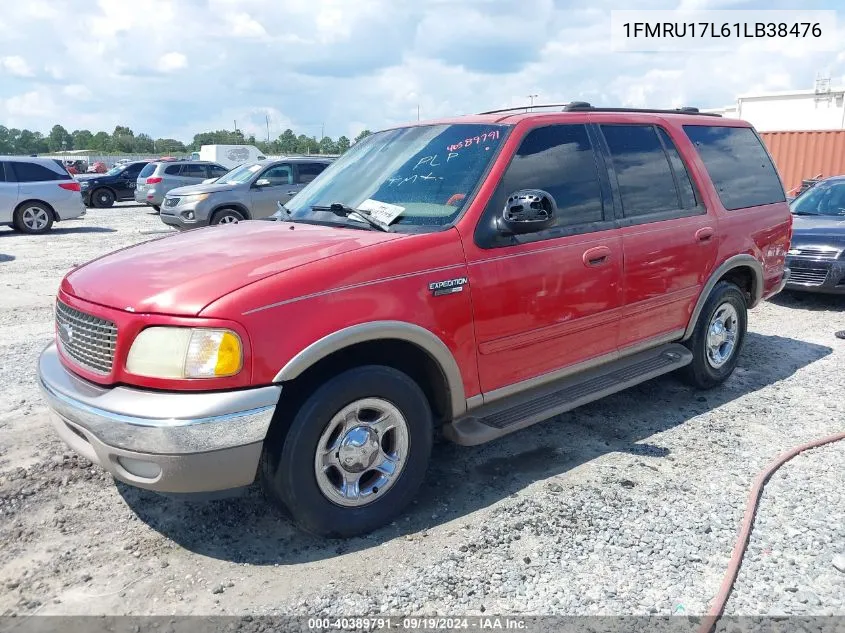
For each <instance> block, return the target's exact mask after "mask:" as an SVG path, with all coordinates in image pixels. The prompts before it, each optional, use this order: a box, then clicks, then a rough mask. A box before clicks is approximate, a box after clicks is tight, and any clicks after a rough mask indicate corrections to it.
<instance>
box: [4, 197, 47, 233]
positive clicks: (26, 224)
mask: <svg viewBox="0 0 845 633" xmlns="http://www.w3.org/2000/svg"><path fill="white" fill-rule="evenodd" d="M12 221H13V223H14V227H15V229H16V230H18V231H20V232H21V233H29V234H30V235H36V234H38V233H46V232H47V231H49V230H50V228H51V227H52V226H53V212H52V211H51V210H50V209H49V208H47V206H46V205H43V204H41V203H40V202H27V203H25V204H23V205H21V206H20V207H18V208H17V209H16V210H15V215H14V217H13V218H12Z"/></svg>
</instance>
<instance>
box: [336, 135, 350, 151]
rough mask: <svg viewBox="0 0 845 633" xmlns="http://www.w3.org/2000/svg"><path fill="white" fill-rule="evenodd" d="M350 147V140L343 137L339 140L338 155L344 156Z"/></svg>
mask: <svg viewBox="0 0 845 633" xmlns="http://www.w3.org/2000/svg"><path fill="white" fill-rule="evenodd" d="M350 145H351V143H350V142H349V139H348V138H346V137H345V136H341V137H340V138H339V139H337V153H338V154H343V153H344V152H345V151H346V150H348V149H349V146H350Z"/></svg>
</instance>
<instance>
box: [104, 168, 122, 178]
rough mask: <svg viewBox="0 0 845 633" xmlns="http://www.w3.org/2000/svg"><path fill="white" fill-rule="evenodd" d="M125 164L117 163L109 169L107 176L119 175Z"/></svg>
mask: <svg viewBox="0 0 845 633" xmlns="http://www.w3.org/2000/svg"><path fill="white" fill-rule="evenodd" d="M123 169H124V168H123V165H115V166H114V167H112V168H111V169H109V170H108V171H107V172H106V173H105V175H106V176H117V175H118V174H119V173H120V172H122V171H123Z"/></svg>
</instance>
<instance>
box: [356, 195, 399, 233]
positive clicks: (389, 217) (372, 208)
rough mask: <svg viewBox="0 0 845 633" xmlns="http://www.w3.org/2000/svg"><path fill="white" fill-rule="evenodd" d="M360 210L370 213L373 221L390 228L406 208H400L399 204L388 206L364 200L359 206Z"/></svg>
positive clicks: (384, 203) (375, 201)
mask: <svg viewBox="0 0 845 633" xmlns="http://www.w3.org/2000/svg"><path fill="white" fill-rule="evenodd" d="M358 208H359V209H360V210H361V211H369V212H370V217H371V218H372V219H373V220H375V221H376V222H381V223H382V224H384V225H385V226H390V223H391V222H393V221H394V220H395V219H396V218H398V217H399V216H400V215H402V214H403V213H404V212H405V207H400V206H399V205H398V204H388V203H387V202H379V201H378V200H372V199H367V200H364V202H362V203H361V204H359V205H358Z"/></svg>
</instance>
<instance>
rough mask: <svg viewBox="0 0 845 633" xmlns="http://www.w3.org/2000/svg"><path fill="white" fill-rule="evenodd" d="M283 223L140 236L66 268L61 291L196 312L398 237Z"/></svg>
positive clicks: (121, 305) (146, 308)
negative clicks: (316, 263)
mask: <svg viewBox="0 0 845 633" xmlns="http://www.w3.org/2000/svg"><path fill="white" fill-rule="evenodd" d="M292 226H294V225H291V224H289V223H287V222H270V221H263V220H258V221H252V222H241V223H239V224H228V225H219V226H211V227H206V228H202V229H197V230H194V231H186V232H184V233H179V234H176V235H173V236H168V237H164V238H159V239H156V240H152V241H150V242H144V243H142V244H138V245H136V246H131V247H129V248H126V249H123V250H120V251H116V252H114V253H111V254H109V255H106V256H104V257H101V258H100V259H95V260H94V261H92V262H89V263H87V264H85V265H83V266H81V267H79V268H77V269H75V270H73V271H71V272H70V273H68V274H67V276H66V277H65V278H64V280H63V281H62V286H61V287H62V290H63V291H64V292H67V293H68V294H70V295H73V296H74V297H78V298H79V299H83V300H85V301H90V302H92V303H98V304H100V305H104V306H108V307H112V308H117V309H121V310H127V311H130V312H152V313H158V314H171V315H177V316H196V315H197V314H199V313H200V311H201V310H202V309H203V308H204V307H205V306H207V305H208V304H209V303H211V302H213V301H216V300H217V299H219V298H220V297H222V296H224V295H226V294H228V293H230V292H232V291H234V290H237V289H238V288H242V287H243V286H246V285H249V284H251V283H254V282H256V281H259V280H261V279H264V278H266V277H270V276H271V275H277V274H279V273H283V272H285V271H289V270H292V269H294V268H297V267H299V266H303V265H306V264H308V263H310V262H313V261H316V260H320V259H325V258H327V257H332V256H335V255H340V254H342V253H347V252H349V251H354V250H357V249H360V248H365V247H367V246H371V245H375V244H378V243H382V242H386V241H389V240H393V239H402V238H403V237H407V236H403V235H401V234H397V233H381V232H375V231H360V230H356V229H344V228H334V227H324V226H314V225H307V224H296V225H295V227H296V228H295V229H294V230H291V227H292Z"/></svg>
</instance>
